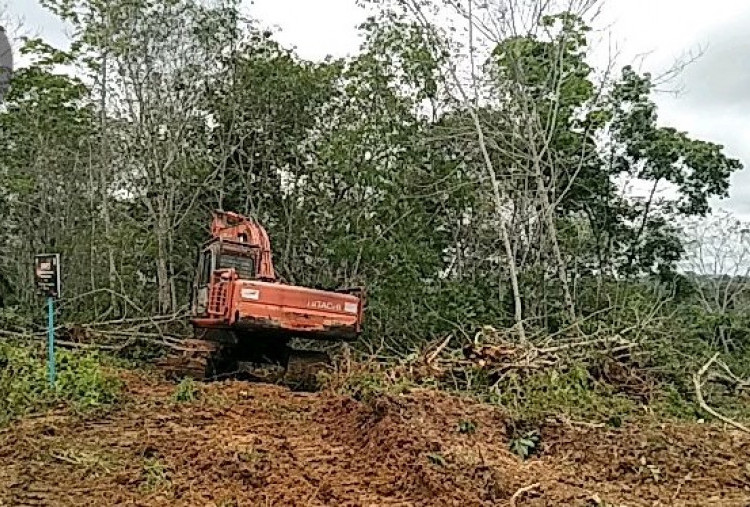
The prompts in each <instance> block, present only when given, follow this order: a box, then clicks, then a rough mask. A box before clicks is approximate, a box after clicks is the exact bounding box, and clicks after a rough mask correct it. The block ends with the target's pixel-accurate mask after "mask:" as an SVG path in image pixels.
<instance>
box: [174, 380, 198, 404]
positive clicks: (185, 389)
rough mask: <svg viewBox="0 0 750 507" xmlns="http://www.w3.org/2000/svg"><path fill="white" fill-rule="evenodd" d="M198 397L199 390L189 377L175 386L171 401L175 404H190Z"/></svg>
mask: <svg viewBox="0 0 750 507" xmlns="http://www.w3.org/2000/svg"><path fill="white" fill-rule="evenodd" d="M199 397H200V390H199V389H198V385H197V384H196V383H195V380H193V379H192V378H190V377H185V378H184V379H182V380H181V381H180V383H179V384H178V385H177V388H176V389H175V391H174V394H172V399H173V400H174V401H176V402H177V403H191V402H193V401H196V400H197V399H198V398H199Z"/></svg>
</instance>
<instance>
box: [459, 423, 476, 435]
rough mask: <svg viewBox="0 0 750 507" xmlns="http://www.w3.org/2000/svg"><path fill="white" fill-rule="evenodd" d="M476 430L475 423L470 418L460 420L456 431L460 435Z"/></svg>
mask: <svg viewBox="0 0 750 507" xmlns="http://www.w3.org/2000/svg"><path fill="white" fill-rule="evenodd" d="M476 431H477V423H475V422H474V421H471V420H468V421H467V420H461V422H459V423H458V432H459V433H461V434H462V435H473V434H474V433H476Z"/></svg>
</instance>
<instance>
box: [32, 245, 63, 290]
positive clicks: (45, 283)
mask: <svg viewBox="0 0 750 507" xmlns="http://www.w3.org/2000/svg"><path fill="white" fill-rule="evenodd" d="M34 282H35V283H36V288H37V290H38V291H39V292H41V293H42V294H44V295H45V296H48V297H53V298H56V297H60V254H41V255H37V256H35V257H34Z"/></svg>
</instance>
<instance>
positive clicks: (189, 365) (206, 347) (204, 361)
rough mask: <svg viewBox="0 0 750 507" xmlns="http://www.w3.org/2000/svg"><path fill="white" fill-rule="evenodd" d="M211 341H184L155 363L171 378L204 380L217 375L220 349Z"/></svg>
mask: <svg viewBox="0 0 750 507" xmlns="http://www.w3.org/2000/svg"><path fill="white" fill-rule="evenodd" d="M223 348H224V347H223V346H222V345H221V344H219V343H217V342H215V341H211V340H200V339H186V340H183V341H182V342H181V343H180V345H179V346H178V347H176V348H175V349H174V352H173V353H171V354H170V355H168V356H167V357H165V358H164V359H162V360H161V361H159V362H158V363H157V366H158V367H159V368H161V369H163V370H164V371H165V372H166V373H167V375H168V376H171V377H192V378H194V379H196V380H206V379H209V378H211V377H213V376H215V375H217V374H219V373H221V371H220V366H221V363H222V362H223V361H221V355H222V349H223Z"/></svg>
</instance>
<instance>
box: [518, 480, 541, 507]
mask: <svg viewBox="0 0 750 507" xmlns="http://www.w3.org/2000/svg"><path fill="white" fill-rule="evenodd" d="M541 485H542V484H541V483H540V482H535V483H534V484H530V485H528V486H524V487H523V488H520V489H519V490H518V491H516V492H515V493H513V496H512V497H510V507H516V502H517V501H518V499H519V498H520V497H521V495H523V494H525V493H528V492H530V491H534V490H535V489H537V488H539V486H541Z"/></svg>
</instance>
